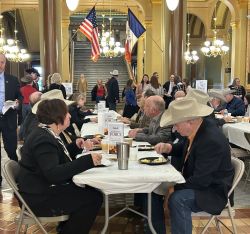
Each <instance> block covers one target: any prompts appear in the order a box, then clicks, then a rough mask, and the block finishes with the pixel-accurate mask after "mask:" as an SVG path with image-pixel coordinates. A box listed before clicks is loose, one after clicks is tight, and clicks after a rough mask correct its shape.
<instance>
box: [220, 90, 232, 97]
mask: <svg viewBox="0 0 250 234" xmlns="http://www.w3.org/2000/svg"><path fill="white" fill-rule="evenodd" d="M234 93H235V90H233V89H224V90H223V91H222V95H223V96H224V97H225V96H226V95H228V94H234Z"/></svg>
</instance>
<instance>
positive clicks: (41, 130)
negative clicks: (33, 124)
mask: <svg viewBox="0 0 250 234" xmlns="http://www.w3.org/2000/svg"><path fill="white" fill-rule="evenodd" d="M36 115H37V118H38V121H39V123H40V124H39V125H38V127H37V128H35V129H34V130H33V131H32V132H31V133H30V134H29V135H28V137H27V139H26V141H25V143H24V146H23V150H22V158H21V160H20V162H19V163H20V167H21V169H20V173H19V176H18V186H19V190H20V193H21V194H22V196H23V197H24V200H25V201H26V202H27V203H28V205H29V206H30V207H31V209H32V210H33V212H34V213H35V214H36V215H38V216H53V215H63V214H67V215H69V220H68V221H67V222H65V223H63V225H62V227H61V231H60V233H62V234H72V233H74V234H78V233H79V234H80V233H81V234H83V233H89V230H90V229H91V226H92V224H93V223H94V220H95V217H96V215H97V212H98V210H99V209H100V207H101V204H102V195H101V193H100V192H98V191H97V190H95V189H94V188H91V187H89V186H86V187H84V188H81V187H78V186H76V185H75V184H74V183H73V182H72V177H73V176H74V175H76V174H78V173H81V172H83V171H85V170H88V169H90V168H93V167H95V166H97V165H99V164H100V163H101V156H100V155H99V154H89V155H86V156H84V157H80V158H78V159H74V160H72V158H74V156H75V155H76V154H77V151H78V149H79V148H83V147H84V146H85V142H84V140H83V139H81V138H80V139H77V140H76V142H75V143H72V144H69V145H68V146H67V147H66V146H65V145H64V143H63V141H62V140H61V138H60V137H59V134H60V133H61V132H62V131H63V130H65V129H66V128H67V127H68V126H69V123H70V114H69V113H68V109H67V106H66V104H65V103H64V101H63V100H60V99H52V100H43V101H41V102H40V104H39V105H38V110H37V112H36Z"/></svg>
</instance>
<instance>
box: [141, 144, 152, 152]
mask: <svg viewBox="0 0 250 234" xmlns="http://www.w3.org/2000/svg"><path fill="white" fill-rule="evenodd" d="M151 150H155V147H154V146H153V145H138V151H151Z"/></svg>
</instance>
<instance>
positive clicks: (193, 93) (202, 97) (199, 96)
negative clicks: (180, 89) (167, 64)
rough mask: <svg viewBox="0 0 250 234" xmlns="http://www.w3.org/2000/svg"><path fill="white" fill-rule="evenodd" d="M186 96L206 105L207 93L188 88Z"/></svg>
mask: <svg viewBox="0 0 250 234" xmlns="http://www.w3.org/2000/svg"><path fill="white" fill-rule="evenodd" d="M186 97H191V98H194V99H195V100H196V101H197V102H199V103H201V104H204V105H206V104H207V102H208V101H209V96H208V94H207V93H205V92H203V91H201V90H198V89H192V88H191V89H189V90H188V92H187V95H186Z"/></svg>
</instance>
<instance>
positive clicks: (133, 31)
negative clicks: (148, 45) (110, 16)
mask: <svg viewBox="0 0 250 234" xmlns="http://www.w3.org/2000/svg"><path fill="white" fill-rule="evenodd" d="M145 31H146V29H145V28H144V27H143V25H142V24H141V22H140V21H139V20H138V19H137V18H136V16H135V15H134V13H133V12H132V11H131V10H130V9H129V8H128V21H127V27H126V34H127V38H126V43H125V59H126V61H127V62H128V63H130V62H131V51H132V48H133V46H134V45H135V43H136V41H137V39H138V38H139V37H140V36H141V35H142V34H143V33H144V32H145Z"/></svg>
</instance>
